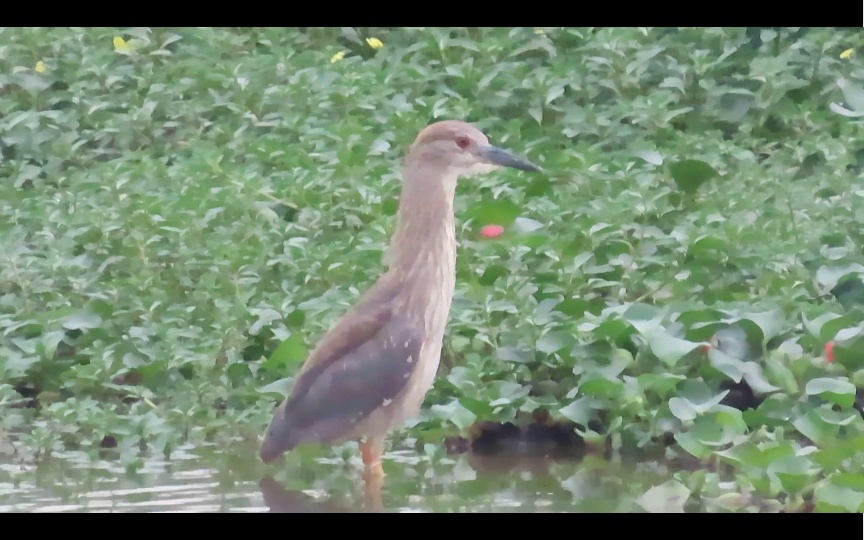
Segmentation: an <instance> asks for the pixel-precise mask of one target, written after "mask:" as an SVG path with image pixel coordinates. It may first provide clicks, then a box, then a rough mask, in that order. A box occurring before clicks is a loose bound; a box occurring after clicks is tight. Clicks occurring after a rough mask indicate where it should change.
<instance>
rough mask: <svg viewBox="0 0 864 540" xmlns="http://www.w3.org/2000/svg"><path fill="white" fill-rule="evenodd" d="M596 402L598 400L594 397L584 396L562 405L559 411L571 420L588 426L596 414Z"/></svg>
mask: <svg viewBox="0 0 864 540" xmlns="http://www.w3.org/2000/svg"><path fill="white" fill-rule="evenodd" d="M595 403H596V401H595V399H594V398H593V397H590V396H583V397H581V398H579V399H577V400H575V401H573V402H571V403H570V404H568V405H567V406H565V407H562V408H561V409H559V410H558V412H559V413H560V414H561V416H563V417H564V418H566V419H568V420H570V421H571V422H575V423H577V424H580V425H582V426H587V425H588V422H590V421H591V419H592V418H593V416H594V408H595Z"/></svg>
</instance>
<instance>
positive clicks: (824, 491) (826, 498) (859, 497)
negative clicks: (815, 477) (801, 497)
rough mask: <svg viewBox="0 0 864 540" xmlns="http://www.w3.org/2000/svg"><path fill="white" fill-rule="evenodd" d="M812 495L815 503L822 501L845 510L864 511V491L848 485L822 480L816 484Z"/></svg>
mask: <svg viewBox="0 0 864 540" xmlns="http://www.w3.org/2000/svg"><path fill="white" fill-rule="evenodd" d="M813 497H814V499H815V500H816V502H817V503H820V502H822V503H827V504H830V505H832V506H839V507H840V508H843V509H844V510H846V511H847V512H853V513H861V512H864V493H862V492H860V491H855V490H854V489H851V488H848V487H844V486H837V485H834V484H833V483H832V482H830V481H829V482H822V483H820V484H819V485H818V486H816V489H815V490H814V492H813Z"/></svg>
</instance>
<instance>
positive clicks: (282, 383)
mask: <svg viewBox="0 0 864 540" xmlns="http://www.w3.org/2000/svg"><path fill="white" fill-rule="evenodd" d="M292 386H294V377H285V378H283V379H279V380H278V381H273V382H272V383H270V384H265V385H264V386H262V387H260V388H258V391H259V392H260V393H262V394H279V395H280V396H282V397H283V398H287V397H288V395H289V394H290V393H291V387H292Z"/></svg>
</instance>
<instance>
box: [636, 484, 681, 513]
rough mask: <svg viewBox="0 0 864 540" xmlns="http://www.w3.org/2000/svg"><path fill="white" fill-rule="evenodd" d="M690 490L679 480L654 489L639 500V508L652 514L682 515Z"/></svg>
mask: <svg viewBox="0 0 864 540" xmlns="http://www.w3.org/2000/svg"><path fill="white" fill-rule="evenodd" d="M689 498H690V490H689V489H688V488H687V486H685V485H684V484H682V483H681V482H678V481H677V480H669V481H667V482H665V483H663V484H661V485H659V486H655V487H652V488H651V489H649V490H648V491H646V492H645V493H644V494H643V495H642V496H641V497H640V498H639V506H641V507H642V508H644V509H645V510H646V511H647V512H650V513H652V514H681V513H684V505H685V504H687V499H689Z"/></svg>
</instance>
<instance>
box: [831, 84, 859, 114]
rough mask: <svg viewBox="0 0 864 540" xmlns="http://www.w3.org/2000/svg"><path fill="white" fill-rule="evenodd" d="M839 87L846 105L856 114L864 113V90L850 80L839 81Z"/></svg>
mask: <svg viewBox="0 0 864 540" xmlns="http://www.w3.org/2000/svg"><path fill="white" fill-rule="evenodd" d="M837 86H838V87H839V88H840V90H841V91H842V92H843V97H844V98H845V99H846V104H847V105H849V107H851V108H852V110H853V111H855V112H856V113H861V112H864V88H861V86H859V85H858V84H855V83H854V82H852V81H850V80H849V79H837Z"/></svg>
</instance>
